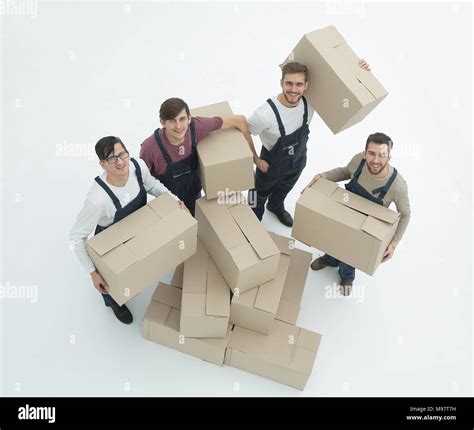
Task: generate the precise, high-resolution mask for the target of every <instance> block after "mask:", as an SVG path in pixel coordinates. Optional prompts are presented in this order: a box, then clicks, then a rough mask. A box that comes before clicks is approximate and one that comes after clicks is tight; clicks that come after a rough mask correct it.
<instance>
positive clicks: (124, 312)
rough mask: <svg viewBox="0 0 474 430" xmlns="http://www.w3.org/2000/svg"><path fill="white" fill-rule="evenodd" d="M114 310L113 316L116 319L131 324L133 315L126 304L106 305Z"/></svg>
mask: <svg viewBox="0 0 474 430" xmlns="http://www.w3.org/2000/svg"><path fill="white" fill-rule="evenodd" d="M106 306H108V307H110V308H112V310H113V311H114V314H115V316H116V317H117V319H118V320H119V321H120V322H122V323H124V324H131V323H132V322H133V315H132V313H131V312H130V311H129V309H128V308H127V306H125V305H122V306H111V305H106Z"/></svg>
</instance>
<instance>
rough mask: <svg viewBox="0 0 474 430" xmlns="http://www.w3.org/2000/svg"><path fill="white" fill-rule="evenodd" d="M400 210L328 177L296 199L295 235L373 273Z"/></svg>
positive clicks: (393, 229) (388, 240) (306, 242)
mask: <svg viewBox="0 0 474 430" xmlns="http://www.w3.org/2000/svg"><path fill="white" fill-rule="evenodd" d="M399 220H400V214H399V213H398V212H395V211H393V210H391V209H388V208H386V207H383V206H381V205H378V204H377V203H374V202H372V201H370V200H368V199H366V198H364V197H361V196H358V195H357V194H354V193H351V192H350V191H347V190H345V189H343V188H340V187H339V186H338V185H337V184H336V183H335V182H331V181H328V180H326V179H324V178H321V179H319V180H318V181H316V182H315V183H314V184H313V185H312V186H311V188H308V189H306V190H305V192H304V193H303V194H302V195H301V196H300V198H299V199H298V201H297V202H296V210H295V219H294V224H293V230H292V233H291V236H292V237H294V238H295V239H297V240H299V241H301V242H303V243H305V244H306V245H309V246H314V247H315V248H317V249H320V250H321V251H324V252H326V253H328V254H329V255H332V256H333V257H335V258H337V259H339V260H341V261H343V262H344V263H346V264H349V265H351V266H353V267H356V268H357V269H359V270H362V271H363V272H365V273H367V274H369V275H373V274H374V272H375V270H376V269H377V267H378V265H379V264H380V263H381V261H382V257H383V253H384V251H385V249H386V248H387V246H388V244H389V243H390V241H391V240H392V238H393V236H394V234H395V231H396V230H397V227H398V222H399Z"/></svg>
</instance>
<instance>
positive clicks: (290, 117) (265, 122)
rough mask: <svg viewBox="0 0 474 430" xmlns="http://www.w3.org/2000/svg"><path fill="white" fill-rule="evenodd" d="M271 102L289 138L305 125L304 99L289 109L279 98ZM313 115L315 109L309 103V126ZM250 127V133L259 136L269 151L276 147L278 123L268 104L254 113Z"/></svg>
mask: <svg viewBox="0 0 474 430" xmlns="http://www.w3.org/2000/svg"><path fill="white" fill-rule="evenodd" d="M271 100H272V101H273V103H275V106H276V107H277V110H278V113H279V114H280V117H281V121H282V122H283V126H284V127H285V133H286V135H287V136H288V135H289V134H291V133H293V132H294V131H295V130H298V129H299V128H300V127H301V126H302V125H303V114H304V103H303V99H300V101H299V103H298V105H297V106H295V107H292V108H288V107H286V106H284V105H283V104H281V103H280V102H279V101H278V96H275V97H272V98H271ZM313 114H314V109H313V107H312V106H311V105H310V104H309V103H308V124H309V123H310V122H311V119H312V118H313ZM248 125H249V131H250V133H251V134H253V135H254V136H256V135H259V136H260V140H261V141H262V144H263V146H265V148H267V149H268V150H269V151H270V150H271V149H272V148H273V147H274V146H275V143H277V140H278V139H279V138H280V129H279V128H278V121H277V119H276V116H275V113H274V112H273V110H272V108H271V107H270V105H269V104H268V102H265V103H264V104H263V105H262V106H260V107H259V108H258V109H257V110H256V111H255V112H254V114H253V115H252V116H251V117H250V118H249V119H248Z"/></svg>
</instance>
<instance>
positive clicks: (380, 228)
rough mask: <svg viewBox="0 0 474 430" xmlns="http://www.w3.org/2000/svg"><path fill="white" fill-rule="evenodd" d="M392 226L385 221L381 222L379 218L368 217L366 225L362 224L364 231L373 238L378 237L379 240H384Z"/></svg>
mask: <svg viewBox="0 0 474 430" xmlns="http://www.w3.org/2000/svg"><path fill="white" fill-rule="evenodd" d="M390 227H391V224H389V223H386V222H384V221H380V220H379V219H377V218H374V217H371V216H368V217H367V219H366V220H365V222H364V224H362V230H363V231H365V232H366V233H368V234H370V235H371V236H374V237H376V238H377V239H379V240H384V239H385V236H386V234H387V232H388V231H390V230H391V228H390Z"/></svg>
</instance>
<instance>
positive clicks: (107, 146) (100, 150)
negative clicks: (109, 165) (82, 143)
mask: <svg viewBox="0 0 474 430" xmlns="http://www.w3.org/2000/svg"><path fill="white" fill-rule="evenodd" d="M116 143H120V144H121V145H122V147H123V149H124V150H125V151H127V148H125V145H124V144H123V142H122V141H121V140H120V138H118V137H115V136H105V137H103V138H102V139H99V141H98V142H97V143H96V144H95V153H96V154H97V157H99V160H100V161H104V160H105V159H106V158H107V157H108V156H109V155H110V154H112V152H114V145H115V144H116ZM127 152H128V151H127Z"/></svg>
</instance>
